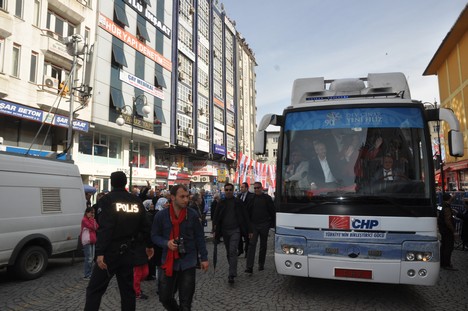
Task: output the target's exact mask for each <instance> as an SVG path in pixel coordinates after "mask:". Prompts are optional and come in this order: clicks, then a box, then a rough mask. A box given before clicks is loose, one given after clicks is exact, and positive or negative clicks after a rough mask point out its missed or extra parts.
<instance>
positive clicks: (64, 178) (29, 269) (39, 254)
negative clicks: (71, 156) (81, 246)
mask: <svg viewBox="0 0 468 311" xmlns="http://www.w3.org/2000/svg"><path fill="white" fill-rule="evenodd" d="M85 208H86V199H85V194H84V190H83V182H82V180H81V176H80V172H79V170H78V167H77V166H76V165H74V164H73V163H72V162H66V161H59V160H53V159H48V158H40V157H30V156H24V155H20V154H11V153H6V152H0V267H5V266H7V268H8V272H9V273H10V272H11V273H12V274H13V275H14V276H16V277H18V278H21V279H24V280H32V279H35V278H38V277H40V276H41V275H42V274H43V273H44V270H45V269H46V267H47V263H48V258H49V257H50V256H52V255H56V254H60V253H64V252H69V251H73V250H76V248H77V243H78V240H77V239H78V236H79V234H80V226H81V219H82V218H83V215H84V211H85Z"/></svg>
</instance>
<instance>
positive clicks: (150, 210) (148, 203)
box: [133, 199, 158, 299]
mask: <svg viewBox="0 0 468 311" xmlns="http://www.w3.org/2000/svg"><path fill="white" fill-rule="evenodd" d="M143 206H144V207H145V210H146V216H147V217H148V221H149V223H150V224H151V225H153V221H154V216H155V215H156V213H157V212H158V211H157V210H156V208H155V206H154V204H153V200H151V199H148V200H145V201H144V202H143ZM153 249H154V255H153V257H151V258H150V259H149V260H148V273H147V276H146V280H147V281H152V280H155V279H156V264H157V258H156V257H157V256H156V255H157V249H158V247H155V246H154V245H153ZM133 272H134V273H133V277H134V278H135V268H133ZM134 283H135V280H134ZM135 292H136V294H137V299H138V292H137V291H136V290H135ZM145 296H146V295H145Z"/></svg>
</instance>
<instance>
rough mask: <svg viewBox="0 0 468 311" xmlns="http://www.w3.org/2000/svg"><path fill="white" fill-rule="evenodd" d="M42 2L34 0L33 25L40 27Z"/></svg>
mask: <svg viewBox="0 0 468 311" xmlns="http://www.w3.org/2000/svg"><path fill="white" fill-rule="evenodd" d="M40 16H41V3H40V2H39V0H34V16H33V25H34V26H36V27H39V24H40V22H41V18H40Z"/></svg>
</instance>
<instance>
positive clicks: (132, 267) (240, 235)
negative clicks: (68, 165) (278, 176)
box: [80, 172, 275, 310]
mask: <svg viewBox="0 0 468 311" xmlns="http://www.w3.org/2000/svg"><path fill="white" fill-rule="evenodd" d="M110 177H111V178H110V179H111V186H112V190H111V191H110V192H107V193H104V192H102V193H98V194H97V197H96V203H95V204H94V205H92V204H91V196H90V195H89V194H86V199H87V200H86V201H87V206H86V209H85V213H84V216H83V219H82V223H81V234H80V241H81V243H82V245H83V251H84V255H85V259H84V276H83V279H84V280H87V281H88V286H87V288H86V303H85V307H84V309H85V310H99V307H100V304H101V298H102V296H103V295H104V293H105V292H106V289H107V287H108V285H109V282H110V281H111V279H112V278H113V277H114V275H115V276H116V278H117V284H118V287H119V292H120V297H121V309H122V310H135V308H136V301H137V300H139V299H147V298H148V294H147V293H143V292H142V290H141V282H142V281H144V280H156V282H157V289H156V293H157V294H158V295H159V301H160V302H161V303H162V305H163V306H164V307H165V309H167V310H190V309H191V305H192V300H193V297H194V294H195V284H196V269H201V270H202V271H207V270H208V267H209V262H208V251H207V247H206V242H205V232H204V229H203V227H206V226H207V223H208V222H207V212H208V208H207V206H208V204H207V202H206V195H205V191H204V190H203V189H202V190H200V191H197V192H193V191H192V192H191V191H189V189H187V187H186V186H184V185H175V186H172V187H171V189H170V190H169V191H166V190H164V191H158V190H157V189H152V188H151V185H150V183H149V182H148V184H147V186H145V187H136V186H135V187H132V189H129V190H127V189H126V185H127V177H126V175H125V174H124V173H123V172H114V173H112V174H111V176H110ZM253 188H254V193H252V192H249V190H248V189H249V185H248V184H247V183H243V184H242V185H241V191H240V192H239V193H238V194H237V195H235V194H234V185H232V184H230V183H226V184H225V185H224V189H223V190H224V193H215V194H214V196H213V200H212V201H211V206H210V213H211V220H212V228H211V229H212V234H213V238H214V241H215V243H221V242H222V243H224V245H225V247H226V255H227V261H228V264H229V274H228V275H229V276H228V280H227V281H228V282H229V283H231V284H232V283H234V280H235V277H236V276H237V261H238V256H240V255H241V254H243V253H244V252H245V258H246V261H247V265H246V266H247V268H246V270H245V273H247V274H249V275H251V274H252V273H253V266H254V259H255V252H256V245H257V241H258V239H259V238H260V249H259V256H258V257H259V259H258V270H259V271H261V270H264V267H265V259H266V250H267V239H268V232H269V229H270V228H272V227H274V224H275V212H274V206H273V200H272V198H271V197H270V196H269V195H268V194H264V192H263V186H262V184H261V183H260V182H256V183H255V184H254V187H253ZM176 294H178V299H177V298H176Z"/></svg>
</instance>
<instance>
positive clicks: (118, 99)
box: [110, 87, 125, 109]
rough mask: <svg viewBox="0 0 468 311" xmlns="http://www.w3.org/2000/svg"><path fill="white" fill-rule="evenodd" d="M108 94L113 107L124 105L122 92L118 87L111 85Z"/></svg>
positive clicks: (121, 107)
mask: <svg viewBox="0 0 468 311" xmlns="http://www.w3.org/2000/svg"><path fill="white" fill-rule="evenodd" d="M110 95H111V101H112V105H114V107H116V108H120V109H123V107H124V106H125V102H124V99H123V95H122V92H121V91H120V90H118V89H115V88H113V87H111V88H110Z"/></svg>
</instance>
